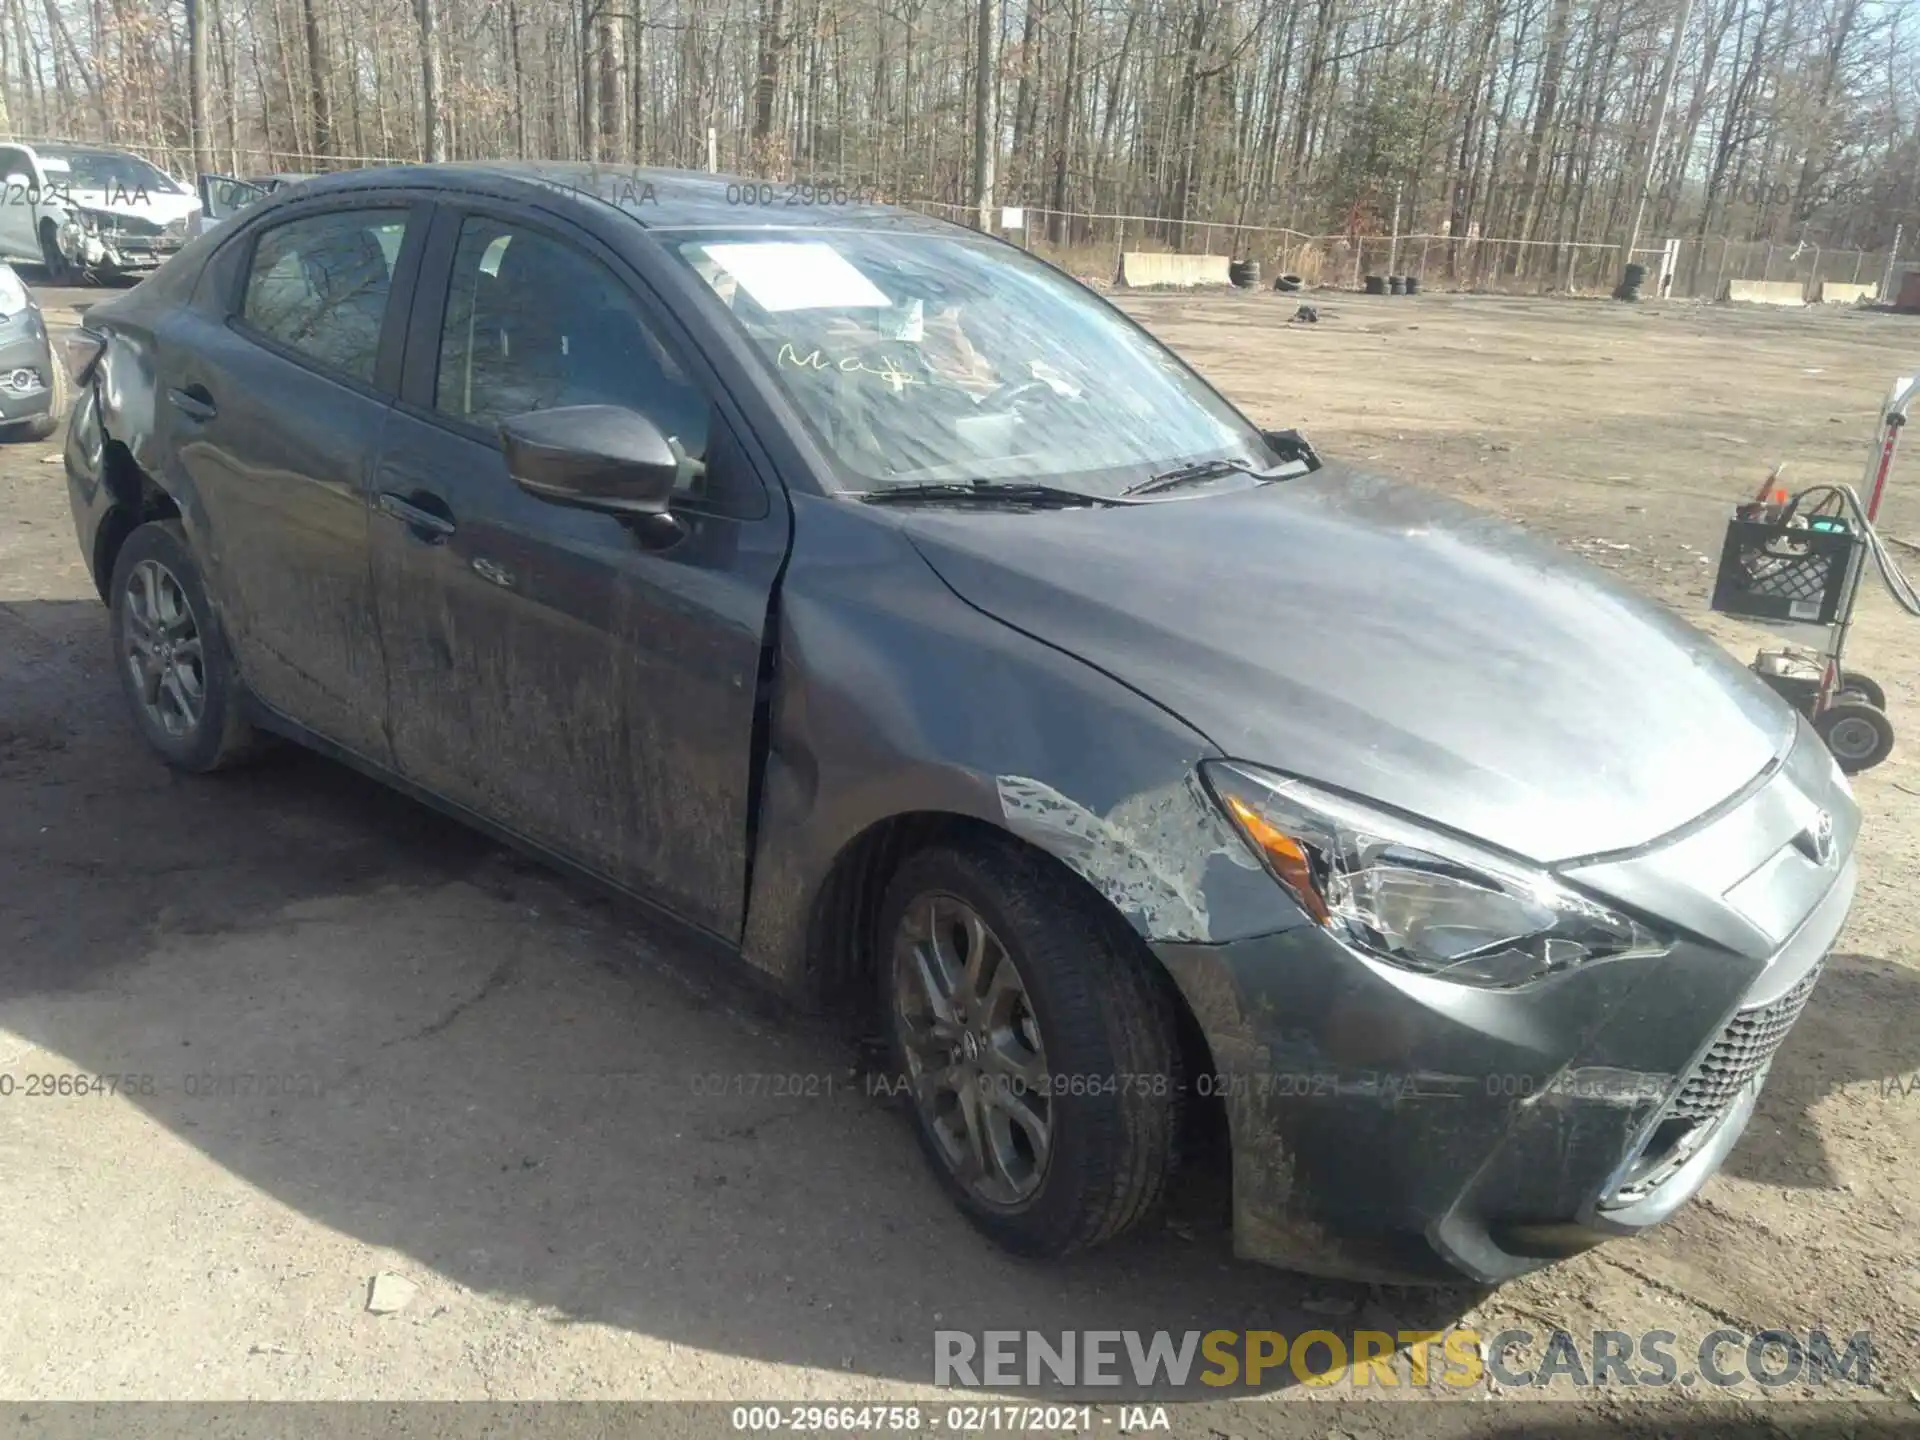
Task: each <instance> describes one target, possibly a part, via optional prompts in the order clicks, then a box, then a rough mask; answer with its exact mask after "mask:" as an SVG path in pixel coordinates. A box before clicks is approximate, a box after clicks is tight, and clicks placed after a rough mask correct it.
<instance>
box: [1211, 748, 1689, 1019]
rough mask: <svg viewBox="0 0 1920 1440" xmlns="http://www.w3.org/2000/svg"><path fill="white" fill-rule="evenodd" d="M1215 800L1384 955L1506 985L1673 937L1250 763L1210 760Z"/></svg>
mask: <svg viewBox="0 0 1920 1440" xmlns="http://www.w3.org/2000/svg"><path fill="white" fill-rule="evenodd" d="M1201 768H1202V773H1203V774H1204V776H1205V777H1206V781H1207V786H1208V788H1209V789H1210V790H1211V791H1212V792H1213V795H1214V798H1215V799H1216V800H1218V801H1219V803H1220V806H1221V808H1222V809H1224V810H1225V811H1226V812H1227V814H1228V816H1229V817H1231V819H1232V820H1233V823H1234V825H1235V827H1236V828H1237V829H1238V830H1239V831H1240V834H1241V835H1242V836H1243V837H1244V838H1245V839H1246V842H1247V844H1248V845H1250V846H1251V847H1252V848H1253V852H1254V854H1256V855H1257V856H1259V857H1260V859H1261V860H1262V861H1264V862H1265V864H1266V867H1267V869H1268V870H1269V871H1270V872H1271V873H1272V874H1273V876H1274V878H1275V879H1277V880H1278V881H1279V882H1280V883H1281V884H1282V885H1284V886H1285V887H1286V888H1287V890H1288V891H1289V892H1290V893H1291V894H1292V895H1293V898H1294V899H1295V900H1297V901H1299V903H1300V908H1301V909H1303V910H1305V911H1306V912H1307V915H1308V917H1309V918H1310V919H1312V920H1313V921H1314V922H1315V923H1317V924H1318V925H1320V926H1321V927H1322V928H1323V929H1325V930H1327V931H1328V932H1330V933H1331V934H1332V935H1333V936H1334V937H1335V938H1336V939H1338V940H1340V941H1341V942H1342V943H1344V944H1346V945H1347V946H1349V947H1351V948H1352V949H1354V950H1357V951H1359V952H1360V953H1362V954H1364V955H1370V956H1372V957H1373V958H1375V959H1377V960H1384V961H1386V962H1387V963H1388V964H1390V965H1397V966H1399V967H1400V968H1401V969H1403V970H1413V971H1417V972H1419V973H1421V974H1425V975H1437V976H1439V977H1440V978H1442V979H1445V980H1452V981H1457V982H1459V983H1461V984H1464V985H1477V986H1482V987H1485V988H1488V989H1509V988H1512V987H1514V986H1517V985H1525V984H1527V983H1529V982H1531V981H1534V980H1538V979H1541V978H1542V977H1544V976H1547V975H1553V974H1557V973H1558V972H1560V971H1563V970H1569V969H1572V968H1573V967H1574V966H1576V965H1582V964H1585V963H1586V962H1588V961H1590V960H1605V959H1612V958H1616V957H1619V956H1623V955H1657V954H1660V953H1662V952H1663V951H1664V950H1666V948H1667V945H1668V942H1667V941H1666V940H1665V939H1664V938H1662V937H1661V936H1659V935H1657V934H1655V933H1654V932H1653V931H1652V930H1649V929H1648V928H1647V927H1646V926H1644V925H1642V924H1641V923H1640V922H1639V921H1638V920H1635V919H1633V918H1632V917H1631V916H1627V915H1622V914H1620V913H1619V912H1618V911H1615V910H1612V909H1609V908H1608V907H1607V906H1605V905H1602V904H1600V903H1598V902H1597V901H1594V900H1591V899H1589V898H1588V897H1586V896H1585V895H1582V894H1580V893H1578V892H1577V891H1574V890H1571V889H1569V888H1568V887H1567V886H1565V885H1563V884H1561V883H1560V882H1559V881H1558V880H1556V879H1554V878H1553V876H1551V875H1549V874H1548V873H1547V872H1546V871H1544V870H1540V869H1537V868H1535V867H1534V866H1531V865H1528V864H1527V863H1525V862H1524V861H1518V860H1512V859H1509V858H1507V857H1505V856H1501V855H1497V854H1494V853H1492V852H1491V851H1488V850H1485V849H1483V848H1481V847H1480V846H1478V845H1475V844H1473V843H1472V842H1471V841H1467V840H1462V839H1457V838H1455V837H1454V836H1451V835H1448V834H1445V833H1443V832H1441V831H1439V830H1435V829H1432V828H1430V827H1428V826H1426V825H1423V824H1421V823H1420V822H1419V821H1418V820H1414V819H1411V818H1409V817H1405V816H1400V815H1396V814H1394V813H1393V812H1391V811H1388V810H1382V809H1377V808H1375V807H1373V806H1371V805H1365V804H1362V803H1360V802H1359V801H1355V800H1349V799H1347V798H1346V797H1344V796H1339V795H1334V794H1331V793H1329V792H1328V791H1324V790H1320V789H1317V788H1315V787H1314V786H1311V785H1308V784H1307V783H1305V782H1304V781H1301V780H1294V779H1290V778H1288V777H1287V776H1284V775H1275V774H1272V773H1271V772H1268V771H1263V770H1259V769H1256V768H1254V767H1252V766H1249V765H1239V764H1227V763H1225V762H1221V761H1207V762H1205V764H1203V766H1202V767H1201Z"/></svg>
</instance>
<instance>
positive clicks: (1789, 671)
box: [1712, 380, 1920, 774]
mask: <svg viewBox="0 0 1920 1440" xmlns="http://www.w3.org/2000/svg"><path fill="white" fill-rule="evenodd" d="M1916 395H1920V385H1916V384H1915V383H1914V382H1913V381H1912V380H1902V381H1900V382H1899V383H1897V384H1896V385H1895V386H1894V390H1893V394H1892V395H1891V396H1890V397H1889V400H1888V403H1887V406H1886V408H1885V410H1883V412H1882V414H1881V417H1880V428H1879V430H1878V432H1877V434H1876V441H1875V445H1874V448H1873V452H1872V458H1871V460H1870V462H1869V465H1868V473H1867V481H1868V494H1869V496H1870V498H1869V499H1868V500H1867V501H1865V502H1864V503H1863V502H1862V501H1861V499H1860V497H1859V495H1858V494H1857V493H1855V492H1854V491H1853V490H1852V489H1851V488H1850V487H1847V486H1836V485H1821V486H1816V487H1813V488H1811V489H1808V490H1804V491H1802V492H1801V493H1800V494H1798V495H1795V496H1793V497H1792V498H1791V499H1790V498H1789V497H1788V496H1787V493H1786V492H1785V491H1784V490H1775V489H1774V488H1773V483H1774V480H1775V479H1777V478H1778V476H1779V471H1778V470H1775V472H1774V474H1773V475H1771V476H1769V477H1768V479H1767V483H1766V485H1765V486H1763V487H1762V489H1761V492H1760V494H1759V495H1757V496H1756V497H1755V498H1754V499H1753V500H1752V501H1750V502H1748V503H1745V504H1742V505H1739V506H1737V507H1736V508H1735V510H1734V518H1733V519H1732V520H1730V521H1729V522H1728V523H1727V535H1726V542H1725V544H1724V545H1723V546H1722V547H1721V551H1720V568H1719V570H1718V571H1717V572H1716V573H1715V575H1714V584H1713V601H1712V604H1713V608H1714V609H1715V610H1719V611H1721V612H1723V613H1725V614H1729V615H1738V616H1741V617H1743V618H1746V619H1750V620H1759V621H1762V622H1770V623H1773V624H1778V625H1791V626H1797V627H1804V626H1818V627H1820V628H1822V629H1824V630H1825V632H1826V642H1825V644H1824V645H1822V646H1821V647H1820V648H1819V649H1817V650H1809V649H1805V648H1798V647H1793V648H1788V649H1782V650H1763V651H1761V652H1760V653H1759V654H1758V655H1757V656H1755V657H1754V661H1753V669H1754V672H1755V673H1756V674H1757V675H1759V677H1760V678H1761V679H1762V680H1764V681H1766V683H1767V684H1768V685H1769V686H1770V687H1772V689H1773V690H1774V692H1775V693H1776V694H1778V695H1779V696H1780V697H1781V698H1782V699H1784V700H1786V701H1787V702H1788V703H1789V704H1791V705H1792V706H1794V707H1795V708H1796V709H1797V710H1799V711H1800V712H1801V713H1802V714H1804V715H1805V716H1806V717H1807V719H1808V720H1809V721H1810V722H1811V723H1812V725H1813V728H1814V730H1815V731H1816V732H1817V733H1818V734H1819V736H1820V738H1821V739H1822V740H1824V741H1825V742H1826V745H1827V748H1828V749H1829V750H1830V751H1832V753H1833V758H1834V761H1835V763H1837V764H1838V765H1839V766H1840V768H1841V769H1842V770H1844V771H1846V772H1847V773H1848V774H1857V773H1859V772H1860V771H1862V770H1870V769H1872V768H1873V767H1874V766H1875V765H1878V764H1879V763H1880V762H1881V761H1883V760H1885V759H1886V758H1887V756H1888V755H1889V754H1890V753H1891V752H1892V750H1893V738H1894V736H1893V722H1892V721H1891V720H1889V719H1888V718H1887V694H1886V691H1885V690H1884V689H1883V688H1882V687H1881V685H1880V683H1879V682H1878V681H1877V680H1875V679H1874V678H1873V677H1872V676H1870V675H1864V674H1862V673H1860V672H1859V671H1857V670H1847V669H1844V668H1842V665H1841V656H1842V655H1843V654H1844V653H1845V650H1846V643H1847V633H1848V631H1849V630H1850V629H1851V628H1852V625H1853V608H1854V603H1855V601H1856V600H1857V599H1858V598H1859V592H1860V582H1861V580H1862V579H1863V577H1864V575H1865V571H1866V566H1867V561H1868V559H1869V557H1871V559H1872V560H1873V562H1874V563H1875V565H1876V566H1877V567H1878V569H1879V572H1880V578H1881V579H1882V580H1884V581H1885V582H1886V584H1887V588H1888V590H1889V591H1891V592H1892V594H1893V597H1894V599H1895V600H1897V601H1898V602H1899V603H1900V605H1901V607H1902V608H1903V609H1905V610H1907V611H1908V613H1910V614H1916V615H1920V592H1916V591H1915V590H1914V588H1913V586H1912V585H1911V584H1910V583H1909V582H1908V581H1907V579H1906V577H1905V576H1904V575H1902V574H1900V572H1899V568H1898V567H1897V566H1896V565H1894V564H1893V562H1892V560H1891V558H1890V557H1889V556H1888V554H1887V552H1886V548H1885V546H1884V545H1883V544H1882V543H1881V541H1880V537H1879V536H1878V535H1877V534H1876V533H1875V531H1874V520H1875V519H1876V518H1877V516H1878V514H1879V510H1880V500H1881V497H1882V496H1883V495H1884V493H1885V491H1886V484H1887V477H1888V475H1889V474H1890V473H1891V471H1892V467H1893V457H1894V451H1895V449H1896V447H1897V446H1898V443H1899V439H1900V433H1901V431H1902V429H1904V427H1905V423H1906V415H1907V410H1908V408H1909V407H1910V406H1911V404H1912V402H1913V400H1914V398H1915V397H1916Z"/></svg>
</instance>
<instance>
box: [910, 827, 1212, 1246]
mask: <svg viewBox="0 0 1920 1440" xmlns="http://www.w3.org/2000/svg"><path fill="white" fill-rule="evenodd" d="M969 917H971V919H969ZM972 920H977V921H978V922H979V926H978V928H975V927H974V926H973V925H972V924H971V921H972ZM934 933H939V934H941V935H942V936H943V944H942V945H940V946H933V945H931V944H930V943H929V941H928V939H927V938H926V937H928V936H930V935H932V934H934ZM970 953H971V954H978V955H979V956H980V957H981V958H982V961H983V965H982V967H981V968H980V970H979V971H978V972H977V974H978V983H977V984H975V985H973V986H972V987H969V986H968V983H967V980H966V978H965V976H964V974H963V973H961V971H960V969H959V966H958V964H957V963H956V962H962V961H964V960H965V958H966V957H967V955H968V954H970ZM878 954H879V955H880V965H879V971H880V979H881V999H882V1004H883V1006H884V1010H883V1014H884V1017H885V1030H886V1035H887V1040H888V1047H889V1053H890V1058H891V1062H892V1074H893V1075H894V1076H895V1077H898V1078H899V1079H900V1080H902V1081H904V1082H905V1083H904V1084H902V1085H901V1087H900V1093H901V1094H902V1096H903V1101H904V1104H905V1106H906V1109H907V1110H908V1113H909V1114H910V1116H911V1117H912V1121H913V1125H914V1130H915V1134H916V1135H917V1137H918V1139H919V1141H920V1145H921V1148H922V1150H923V1151H925V1153H926V1156H927V1159H928V1162H929V1163H930V1165H931V1166H932V1169H933V1172H934V1175H935V1177H936V1179H937V1180H938V1181H939V1183H940V1185H941V1187H942V1188H943V1189H944V1190H945V1191H946V1192H947V1194H948V1196H949V1198H951V1199H952V1200H953V1202H954V1203H955V1204H956V1205H957V1206H958V1207H959V1208H960V1210H961V1212H962V1213H963V1214H965V1215H966V1217H967V1218H968V1219H969V1220H970V1221H971V1222H972V1223H973V1224H974V1226H975V1227H976V1228H978V1229H979V1230H980V1231H981V1232H982V1233H984V1234H985V1235H987V1236H988V1237H989V1238H990V1239H992V1240H993V1241H995V1242H996V1243H997V1244H999V1245H1000V1246H1002V1247H1003V1248H1005V1249H1007V1250H1010V1251H1012V1252H1013V1253H1015V1254H1017V1255H1024V1256H1029V1257H1032V1258H1036V1259H1053V1258H1057V1257H1060V1256H1064V1255H1069V1254H1072V1253H1073V1252H1075V1251H1078V1250H1084V1249H1087V1248H1089V1247H1091V1246H1094V1245H1098V1244H1102V1243H1104V1242H1106V1241H1109V1240H1112V1239H1114V1238H1116V1237H1118V1236H1119V1235H1121V1234H1123V1233H1124V1232H1126V1231H1128V1230H1130V1229H1132V1228H1133V1227H1135V1226H1137V1225H1138V1224H1140V1222H1141V1221H1143V1220H1144V1219H1146V1218H1147V1217H1148V1216H1149V1215H1150V1214H1152V1213H1153V1211H1154V1210H1155V1209H1156V1208H1157V1207H1158V1206H1159V1204H1160V1202H1161V1201H1162V1199H1163V1198H1164V1196H1165V1193H1166V1188H1167V1184H1168V1181H1169V1180H1170V1178H1171V1176H1172V1173H1173V1170H1174V1167H1175V1163H1176V1157H1177V1153H1178V1142H1179V1137H1180V1111H1181V1098H1182V1096H1183V1094H1184V1077H1183V1076H1182V1074H1181V1070H1180V1047H1179V1042H1178V1038H1177V1032H1176V1029H1175V1012H1174V1009H1173V1002H1172V1000H1171V998H1170V997H1169V995H1168V994H1167V992H1166V990H1165V987H1164V981H1161V980H1159V977H1157V976H1155V975H1154V974H1153V972H1152V970H1151V969H1150V966H1151V964H1152V962H1151V960H1150V958H1148V957H1147V956H1145V955H1143V954H1142V953H1140V951H1139V949H1138V947H1137V944H1136V943H1135V942H1134V941H1133V937H1132V936H1131V934H1130V933H1128V932H1126V931H1125V930H1124V927H1123V926H1122V924H1121V922H1120V921H1119V919H1118V917H1117V916H1113V915H1110V914H1108V913H1106V912H1105V911H1104V909H1103V907H1102V906H1101V905H1100V904H1099V902H1098V901H1097V900H1096V899H1094V897H1092V896H1091V895H1090V894H1089V893H1087V892H1086V891H1084V890H1082V889H1080V888H1079V887H1078V885H1077V883H1076V882H1074V881H1073V880H1072V879H1071V877H1069V876H1066V875H1064V874H1062V873H1060V872H1059V871H1057V870H1055V869H1054V868H1053V867H1052V864H1051V862H1049V861H1048V860H1046V859H1045V858H1044V857H1042V856H1039V855H1037V854H1033V853H1030V852H1027V851H1023V850H1021V849H1019V848H1018V847H1017V846H1015V845H1013V844H1011V843H1009V844H1005V845H999V844H983V845H980V846H977V847H976V846H968V847H964V848H963V847H959V846H948V845H942V846H937V847H934V848H931V849H927V850H923V851H921V852H919V853H917V854H915V855H913V856H911V857H909V858H908V859H907V860H906V861H905V862H904V863H903V864H902V865H901V866H900V868H899V870H898V871H897V872H896V873H895V875H894V877H893V879H892V881H891V883H890V884H889V885H888V887H887V893H886V897H885V899H884V901H883V903H882V905H881V907H880V920H879V932H878ZM923 964H924V966H925V967H926V968H925V969H924V970H923ZM935 965H942V966H944V967H945V968H946V969H947V973H948V974H949V975H950V976H952V977H954V978H956V979H957V980H958V982H959V983H958V984H956V985H955V986H954V987H953V994H955V995H958V996H961V997H965V996H967V995H969V994H971V995H972V996H974V997H975V1001H976V1003H974V1004H973V1005H972V1006H971V1010H972V1015H971V1017H970V1019H969V1020H968V1021H967V1022H966V1023H963V1024H961V1025H959V1026H957V1027H951V1026H950V1027H948V1030H947V1034H948V1035H949V1036H951V1035H953V1034H954V1033H955V1032H956V1031H957V1033H958V1036H959V1038H957V1039H951V1040H950V1042H949V1041H943V1040H942V1039H940V1038H936V1037H935V1030H936V1028H937V1027H936V1025H935V1023H934V1020H935V1014H936V1012H935V1008H934V1007H933V1006H932V1005H931V1004H930V1003H929V1002H928V1001H927V997H928V995H929V993H930V989H931V986H930V985H929V983H928V982H927V981H926V980H924V979H922V978H921V976H922V974H923V973H925V974H930V973H931V971H932V967H933V966H935ZM1008 965H1011V966H1012V971H1011V973H1010V976H1009V975H1008V974H1007V972H1004V971H1003V967H1005V966H1008ZM1006 979H1010V980H1011V982H1012V986H1013V987H1017V988H1018V991H1019V994H1018V997H1017V998H1015V997H1013V996H1012V995H1011V992H1010V988H1009V987H1008V985H1006V984H1005V983H1004V981H1005V980H1006ZM935 983H937V982H935ZM982 993H984V994H985V995H986V996H987V997H988V1003H985V1004H982V1003H978V996H979V995H980V994H982ZM962 1003H965V1001H964V998H963V1000H962ZM968 1036H971V1037H972V1039H971V1040H969V1039H968V1038H967V1037H968ZM929 1051H931V1052H933V1054H932V1055H931V1056H930V1055H929V1053H928V1052H929ZM943 1054H944V1055H945V1056H946V1057H948V1059H949V1060H951V1061H952V1063H951V1064H950V1065H948V1064H943V1061H942V1060H941V1058H940V1057H941V1055H943ZM1010 1056H1011V1057H1013V1059H1012V1061H1011V1062H1010V1061H1009V1059H1008V1057H1010ZM969 1057H974V1058H973V1059H972V1061H971V1063H970V1061H969ZM1016 1066H1017V1067H1018V1069H1019V1077H1025V1078H1024V1079H1023V1078H1019V1077H1016V1075H1015V1067H1016ZM1034 1082H1038V1083H1034ZM969 1088H971V1089H972V1091H973V1095H974V1099H973V1101H972V1106H971V1109H969V1106H968V1104H967V1102H966V1100H965V1099H964V1095H965V1092H966V1091H967V1090H968V1089H969ZM990 1096H998V1097H999V1098H998V1099H990V1098H989V1097H990ZM1015 1107H1020V1108H1021V1109H1022V1110H1024V1113H1025V1115H1026V1116H1027V1118H1028V1120H1029V1121H1032V1120H1036V1119H1037V1120H1039V1121H1041V1122H1042V1123H1043V1125H1044V1134H1045V1142H1044V1145H1040V1144H1036V1142H1035V1138H1034V1136H1035V1130H1034V1127H1033V1126H1032V1125H1031V1124H1024V1125H1023V1124H1017V1123H1016V1122H1015V1121H1014V1120H1013V1119H1012V1118H1011V1117H1012V1116H1013V1114H1014V1110H1015ZM971 1117H982V1118H983V1119H984V1121H985V1123H984V1124H981V1125H979V1126H978V1127H974V1126H972V1125H971V1124H970V1123H968V1122H969V1121H970V1118H971ZM957 1130H958V1131H961V1132H962V1133H960V1134H958V1135H956V1131H957ZM975 1134H978V1135H980V1136H981V1137H983V1143H982V1144H981V1145H979V1146H974V1145H972V1144H970V1143H969V1142H970V1140H971V1137H972V1136H973V1135H975ZM982 1156H984V1157H986V1158H985V1159H984V1162H983V1161H982V1160H981V1159H979V1158H977V1157H982Z"/></svg>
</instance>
